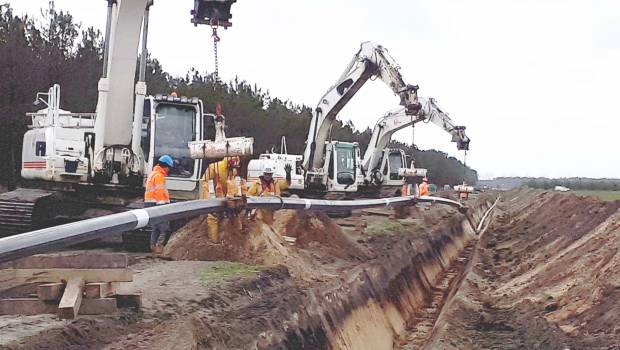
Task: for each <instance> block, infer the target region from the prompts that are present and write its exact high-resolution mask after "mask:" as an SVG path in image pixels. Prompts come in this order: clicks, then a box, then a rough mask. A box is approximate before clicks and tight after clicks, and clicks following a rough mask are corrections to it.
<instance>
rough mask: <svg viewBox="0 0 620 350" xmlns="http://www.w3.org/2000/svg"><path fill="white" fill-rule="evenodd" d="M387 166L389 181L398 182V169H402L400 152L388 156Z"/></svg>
mask: <svg viewBox="0 0 620 350" xmlns="http://www.w3.org/2000/svg"><path fill="white" fill-rule="evenodd" d="M388 164H389V171H390V174H389V175H390V180H398V179H400V176H398V169H399V168H404V167H405V165H404V164H403V157H402V155H401V153H400V152H392V153H390V155H389V156H388Z"/></svg>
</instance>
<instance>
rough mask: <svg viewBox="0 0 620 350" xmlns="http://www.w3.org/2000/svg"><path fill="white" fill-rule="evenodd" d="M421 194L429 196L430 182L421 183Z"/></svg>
mask: <svg viewBox="0 0 620 350" xmlns="http://www.w3.org/2000/svg"><path fill="white" fill-rule="evenodd" d="M420 196H428V184H427V183H426V182H422V183H421V184H420Z"/></svg>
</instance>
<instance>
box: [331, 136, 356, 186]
mask: <svg viewBox="0 0 620 350" xmlns="http://www.w3.org/2000/svg"><path fill="white" fill-rule="evenodd" d="M334 161H335V165H336V182H338V183H339V184H341V185H352V184H354V183H355V167H356V164H355V147H354V146H353V145H346V144H344V145H343V144H338V145H336V147H335V154H334Z"/></svg>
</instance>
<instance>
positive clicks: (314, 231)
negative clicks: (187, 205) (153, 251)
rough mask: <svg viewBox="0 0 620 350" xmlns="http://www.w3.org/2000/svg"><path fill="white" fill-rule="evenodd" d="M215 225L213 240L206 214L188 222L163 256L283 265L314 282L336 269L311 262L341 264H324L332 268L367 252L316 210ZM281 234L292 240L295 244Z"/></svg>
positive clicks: (227, 221) (355, 260) (240, 219)
mask: <svg viewBox="0 0 620 350" xmlns="http://www.w3.org/2000/svg"><path fill="white" fill-rule="evenodd" d="M219 227H220V229H219V232H220V242H217V243H216V242H213V241H211V240H210V239H209V235H208V228H207V217H206V216H203V217H199V218H196V219H194V220H192V221H191V222H189V223H188V224H187V225H185V226H184V227H183V228H181V229H180V230H179V231H177V232H176V233H175V234H174V236H173V237H172V238H171V239H170V241H169V242H168V244H167V245H166V248H165V250H164V256H165V257H167V258H171V259H174V260H227V261H238V262H243V263H246V264H259V265H285V266H287V267H288V268H289V269H290V270H291V273H292V274H293V275H294V276H295V277H298V278H301V279H311V280H316V279H323V278H324V277H325V276H335V273H332V272H330V271H325V270H321V268H318V269H316V268H314V269H313V268H310V267H311V266H315V267H316V266H322V265H326V264H325V263H338V262H340V264H336V265H332V266H330V268H329V269H334V268H339V267H342V264H351V263H354V262H359V261H362V260H366V259H368V258H369V257H370V255H371V254H370V253H369V252H368V250H367V249H365V248H364V247H363V246H361V245H359V244H357V243H356V242H354V241H353V240H351V239H349V238H348V237H347V236H346V235H345V234H344V233H343V232H342V229H341V228H340V227H339V226H338V225H336V224H335V223H334V222H332V221H331V219H329V218H328V217H327V216H326V215H324V214H321V213H304V212H301V213H300V212H297V211H295V210H282V211H278V212H276V213H275V216H274V222H273V224H272V225H267V224H265V223H264V222H263V221H261V220H260V219H254V220H249V219H247V218H245V217H234V218H223V219H221V220H220V225H219ZM284 236H288V237H291V238H293V239H294V240H295V242H294V243H293V244H294V246H295V247H292V246H291V243H288V242H287V241H286V240H285V237H284ZM289 240H291V239H290V238H289ZM326 269H327V268H326ZM322 275H323V277H321V276H322Z"/></svg>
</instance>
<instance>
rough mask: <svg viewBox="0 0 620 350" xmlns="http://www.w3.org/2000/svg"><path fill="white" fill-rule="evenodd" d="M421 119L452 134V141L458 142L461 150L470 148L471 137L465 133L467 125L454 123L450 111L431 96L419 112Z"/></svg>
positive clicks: (457, 144) (457, 145)
mask: <svg viewBox="0 0 620 350" xmlns="http://www.w3.org/2000/svg"><path fill="white" fill-rule="evenodd" d="M418 116H419V118H420V120H419V121H423V122H425V123H429V122H430V123H433V124H435V125H437V126H439V127H440V128H442V129H443V130H445V131H446V132H447V133H449V134H450V135H452V142H456V148H457V149H458V150H460V151H467V150H469V141H470V140H469V137H467V135H466V134H465V127H464V126H459V125H456V124H454V122H453V121H452V119H450V117H449V116H448V113H446V112H444V111H443V109H442V108H441V107H439V105H438V104H437V101H436V100H435V99H434V98H432V97H430V98H428V99H425V100H424V101H423V103H422V109H420V111H419V112H418Z"/></svg>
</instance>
